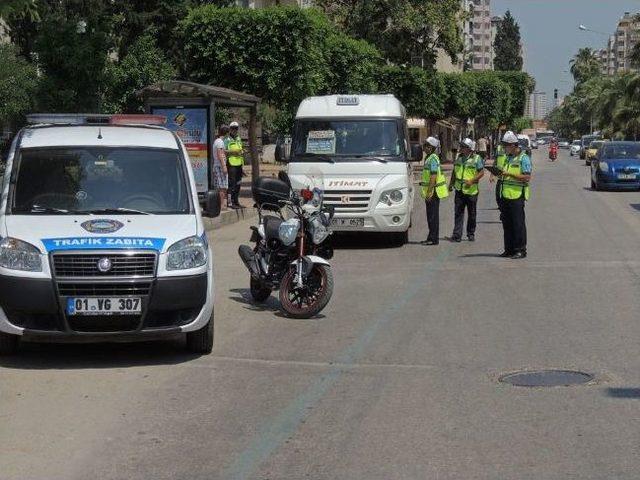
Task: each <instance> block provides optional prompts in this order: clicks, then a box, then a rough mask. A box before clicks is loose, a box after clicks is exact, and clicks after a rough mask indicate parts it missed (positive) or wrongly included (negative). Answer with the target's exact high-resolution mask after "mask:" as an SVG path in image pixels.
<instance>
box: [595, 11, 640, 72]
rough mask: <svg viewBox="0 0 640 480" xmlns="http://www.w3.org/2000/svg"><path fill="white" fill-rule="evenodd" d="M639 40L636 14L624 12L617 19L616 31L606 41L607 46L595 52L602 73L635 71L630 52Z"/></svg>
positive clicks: (639, 22) (639, 32) (639, 28)
mask: <svg viewBox="0 0 640 480" xmlns="http://www.w3.org/2000/svg"><path fill="white" fill-rule="evenodd" d="M639 40H640V19H639V18H638V14H632V13H631V12H625V13H624V15H623V16H622V17H621V18H620V20H618V25H617V26H616V31H615V33H614V34H613V35H611V36H610V37H609V39H608V41H607V46H606V47H605V48H603V49H601V50H598V51H597V52H596V56H597V57H598V59H599V60H600V63H601V66H602V73H604V74H605V75H615V74H616V73H625V72H637V71H638V68H637V67H635V66H632V65H631V59H630V56H631V52H632V51H633V47H634V46H635V45H636V44H637V43H638V41H639Z"/></svg>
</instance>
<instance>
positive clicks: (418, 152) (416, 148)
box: [411, 143, 424, 162]
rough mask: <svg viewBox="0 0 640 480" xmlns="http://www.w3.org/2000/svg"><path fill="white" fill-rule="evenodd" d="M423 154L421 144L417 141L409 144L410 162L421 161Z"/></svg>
mask: <svg viewBox="0 0 640 480" xmlns="http://www.w3.org/2000/svg"><path fill="white" fill-rule="evenodd" d="M423 155H424V154H423V151H422V145H420V144H419V143H416V144H413V145H411V161H412V162H421V161H422V156H423Z"/></svg>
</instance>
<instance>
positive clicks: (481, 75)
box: [464, 72, 511, 132]
mask: <svg viewBox="0 0 640 480" xmlns="http://www.w3.org/2000/svg"><path fill="white" fill-rule="evenodd" d="M464 75H473V76H474V77H475V82H476V96H477V102H476V104H475V108H474V110H473V115H472V116H473V117H474V118H475V119H476V123H477V124H478V125H479V127H480V128H479V130H480V131H481V132H482V131H485V130H486V129H490V130H493V129H496V128H497V127H498V126H499V125H500V124H501V123H503V122H506V121H507V120H508V116H509V114H510V112H511V89H510V88H509V85H508V84H507V83H506V82H503V81H502V80H500V78H498V76H497V75H496V74H495V73H494V72H469V73H465V74H464Z"/></svg>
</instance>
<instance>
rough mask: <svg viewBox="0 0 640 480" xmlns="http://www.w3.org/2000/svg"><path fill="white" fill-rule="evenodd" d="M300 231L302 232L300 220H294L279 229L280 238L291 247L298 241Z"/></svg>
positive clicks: (283, 223) (282, 224)
mask: <svg viewBox="0 0 640 480" xmlns="http://www.w3.org/2000/svg"><path fill="white" fill-rule="evenodd" d="M298 230H300V220H298V219H297V218H292V219H291V220H287V221H286V222H282V223H281V224H280V227H278V237H279V238H280V241H281V242H282V243H284V244H285V245H286V246H289V245H291V244H292V243H293V242H295V241H296V237H297V236H298Z"/></svg>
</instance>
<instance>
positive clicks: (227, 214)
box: [202, 207, 258, 232]
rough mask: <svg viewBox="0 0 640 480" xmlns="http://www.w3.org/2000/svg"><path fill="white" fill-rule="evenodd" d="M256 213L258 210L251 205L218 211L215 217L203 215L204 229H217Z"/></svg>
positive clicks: (253, 215) (251, 216) (208, 230)
mask: <svg viewBox="0 0 640 480" xmlns="http://www.w3.org/2000/svg"><path fill="white" fill-rule="evenodd" d="M257 215H258V212H257V210H256V209H255V208H253V207H242V208H240V209H238V210H225V211H223V212H221V213H220V216H219V217H217V218H209V217H203V218H202V220H203V222H204V229H205V231H207V232H210V231H211V230H217V229H218V228H221V227H224V226H227V225H233V224H234V223H238V222H241V221H242V220H247V219H249V218H253V217H255V216H257Z"/></svg>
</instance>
